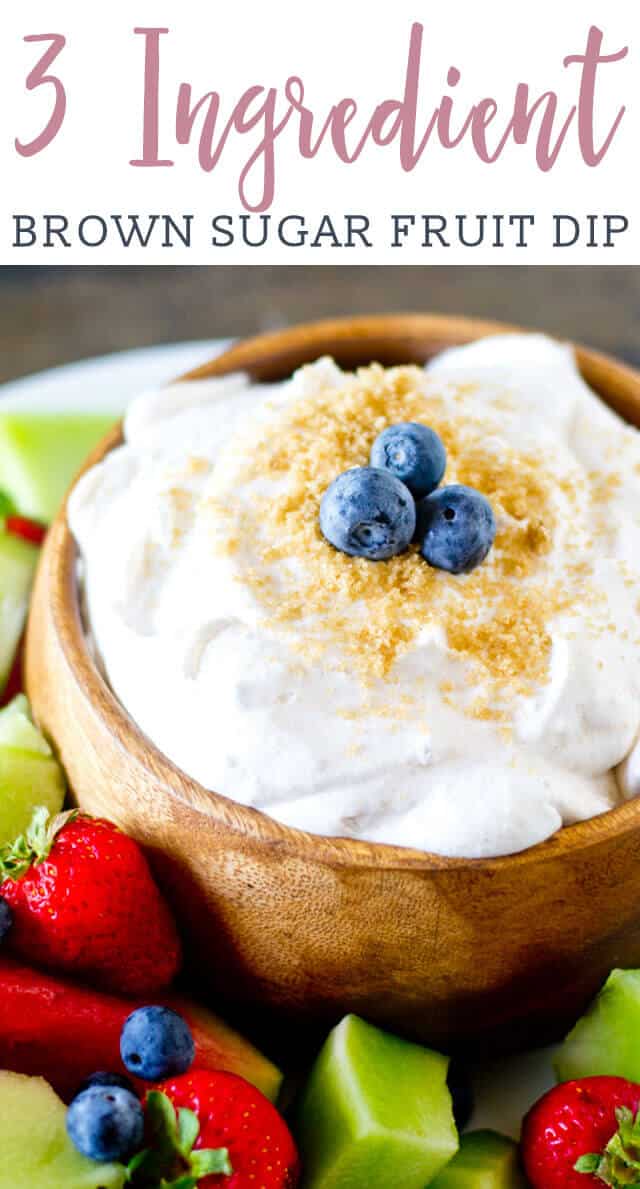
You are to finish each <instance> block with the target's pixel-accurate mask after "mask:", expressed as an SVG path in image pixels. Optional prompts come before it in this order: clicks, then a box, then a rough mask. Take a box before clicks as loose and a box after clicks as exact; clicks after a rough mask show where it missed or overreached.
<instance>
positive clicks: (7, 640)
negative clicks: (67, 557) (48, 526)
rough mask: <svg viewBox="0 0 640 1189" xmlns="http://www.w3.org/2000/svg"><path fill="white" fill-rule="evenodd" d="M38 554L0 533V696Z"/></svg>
mask: <svg viewBox="0 0 640 1189" xmlns="http://www.w3.org/2000/svg"><path fill="white" fill-rule="evenodd" d="M38 554H39V550H38V549H37V547H36V546H35V545H31V544H30V543H29V542H28V541H23V540H22V539H21V538H19V537H12V536H10V535H9V534H8V533H0V693H1V692H2V690H3V689H4V687H5V685H6V682H7V677H8V676H9V673H10V671H11V666H12V664H13V658H14V656H15V654H16V649H17V647H18V644H19V642H20V637H21V635H22V629H23V628H24V624H25V620H26V618H27V610H28V607H29V594H30V592H31V584H32V582H33V575H34V573H35V568H36V564H37V561H38Z"/></svg>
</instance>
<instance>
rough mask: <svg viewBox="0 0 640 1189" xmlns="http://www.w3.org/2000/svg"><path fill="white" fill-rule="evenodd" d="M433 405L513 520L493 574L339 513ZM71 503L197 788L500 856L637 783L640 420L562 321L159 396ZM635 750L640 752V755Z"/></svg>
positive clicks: (110, 621) (100, 591) (100, 602)
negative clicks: (359, 525) (402, 547)
mask: <svg viewBox="0 0 640 1189" xmlns="http://www.w3.org/2000/svg"><path fill="white" fill-rule="evenodd" d="M401 420H422V421H424V422H425V423H427V424H430V425H433V426H434V428H435V429H436V430H437V431H438V432H439V433H440V434H441V436H442V438H443V440H444V441H445V444H446V446H447V450H448V467H447V473H446V476H445V483H448V482H452V481H453V482H456V481H459V482H466V483H469V484H471V485H472V486H475V487H477V488H479V489H480V490H482V491H484V493H485V494H486V495H487V497H488V498H489V499H490V501H491V503H492V506H493V509H494V512H495V515H496V519H497V524H498V533H497V538H496V542H495V545H494V547H493V549H492V550H491V552H490V554H489V557H488V558H487V560H486V561H485V562H484V563H483V564H482V565H481V566H479V567H478V569H477V570H475V571H474V572H473V573H471V574H468V575H462V576H459V577H454V576H452V575H451V574H448V573H445V572H443V571H439V570H433V569H431V568H430V567H429V566H427V564H426V563H425V562H424V561H423V560H422V559H421V558H420V556H419V554H418V553H417V552H416V551H415V550H411V551H410V552H409V553H407V554H405V555H403V557H400V558H393V559H392V560H391V561H390V562H377V563H376V562H369V561H366V560H364V559H354V558H349V557H346V556H345V555H343V554H341V553H338V552H337V551H335V550H334V549H332V547H331V546H330V545H328V544H327V542H326V541H324V540H323V538H322V537H321V534H320V532H319V528H318V506H319V501H320V498H321V496H322V494H323V491H324V490H325V488H326V486H327V485H328V483H329V482H330V481H331V480H332V479H333V478H334V477H335V476H336V475H337V474H338V473H339V472H341V471H342V470H344V469H346V467H347V466H354V465H362V464H366V463H367V461H368V452H369V449H370V446H371V443H372V442H373V440H374V438H375V437H376V435H377V434H378V433H379V432H380V430H381V429H383V428H384V427H385V425H387V424H390V423H393V422H397V421H401ZM125 430H126V445H124V446H123V447H122V448H120V449H118V450H115V451H113V452H112V453H111V454H110V455H109V456H108V457H107V458H106V459H105V461H104V462H102V463H101V464H100V465H98V466H97V467H95V468H94V469H93V470H91V471H90V472H89V473H88V474H87V475H85V476H84V478H83V479H82V480H81V482H80V483H79V484H78V485H77V487H76V489H75V491H74V493H73V495H72V498H71V501H70V505H69V519H70V523H71V527H72V529H73V532H74V534H75V537H76V539H77V541H78V544H79V547H80V551H81V556H82V571H83V575H84V578H83V581H84V587H85V598H86V610H87V616H88V624H89V627H90V632H91V636H92V638H93V641H94V642H95V647H96V649H97V653H98V656H99V659H100V661H101V663H102V666H103V668H104V670H105V672H106V675H107V677H108V680H109V682H110V683H111V686H112V688H113V689H114V691H115V693H116V694H117V696H118V697H119V699H120V700H121V702H122V703H123V705H124V706H125V707H126V708H127V710H128V711H129V713H130V714H131V715H132V717H133V718H134V719H135V720H136V721H137V723H138V724H139V725H140V727H141V728H142V729H143V731H145V732H146V734H147V735H148V736H149V737H150V738H151V739H152V740H153V741H154V742H155V743H156V744H157V745H158V747H159V748H161V749H162V750H163V751H164V752H165V754H166V755H168V756H169V757H170V758H171V759H172V760H173V761H174V762H175V763H176V764H177V765H178V766H179V767H180V768H181V769H183V770H184V771H185V772H187V773H188V774H189V775H191V776H192V777H195V778H196V779H197V780H198V781H200V782H201V783H202V784H203V785H205V786H206V787H208V788H211V789H214V790H216V791H217V792H219V793H223V794H224V795H225V796H227V797H230V798H233V799H234V800H236V801H239V802H242V803H243V804H246V805H252V806H255V807H257V808H259V809H261V810H264V812H265V813H267V814H270V815H271V816H272V817H273V818H276V819H277V820H278V821H280V822H284V823H286V824H288V825H291V826H297V827H300V828H302V829H305V830H310V831H313V832H317V833H321V834H329V835H350V836H354V837H360V838H367V839H371V840H376V841H380V842H388V843H398V844H401V845H407V846H412V847H418V848H423V849H425V850H429V851H435V852H438V853H441V854H446V855H458V856H468V857H481V856H491V855H500V854H507V853H511V852H515V851H519V850H522V849H524V848H526V847H529V846H531V845H532V844H534V843H537V842H540V841H541V840H542V839H544V838H547V837H548V836H549V835H551V834H553V833H554V832H555V831H556V830H557V829H558V828H559V827H560V826H561V825H563V824H567V823H571V822H575V821H579V820H581V819H585V818H589V817H592V816H594V815H596V814H599V813H602V812H603V811H604V810H606V809H609V808H611V807H612V806H614V805H616V804H618V803H619V802H620V801H621V800H623V799H624V798H626V797H628V796H631V795H634V794H636V793H638V792H639V791H640V758H639V756H638V753H637V752H634V750H633V749H634V744H635V742H636V739H637V737H638V734H639V730H640V628H639V625H638V601H639V598H640V575H639V572H638V571H639V567H640V436H639V435H638V433H637V432H636V431H635V430H633V429H631V428H629V427H627V426H626V425H624V424H623V423H622V422H621V421H620V420H619V419H618V418H617V417H616V416H615V415H614V414H613V413H612V412H610V411H609V410H608V409H607V408H606V407H605V406H604V405H603V404H602V403H601V402H600V401H599V400H598V399H597V397H596V396H595V395H594V394H593V393H592V392H591V391H590V390H589V389H588V387H587V386H586V385H585V383H584V382H583V381H582V379H581V378H580V376H579V374H578V372H577V369H576V366H575V363H574V359H573V354H572V351H571V349H570V348H568V347H565V346H561V345H558V344H556V343H554V342H552V341H550V340H548V339H546V338H543V337H541V336H535V335H530V336H508V337H496V338H489V339H485V340H483V341H481V342H478V343H475V344H473V345H471V346H468V347H463V348H460V349H456V350H452V351H448V352H446V353H445V354H443V355H441V356H440V357H439V358H437V359H435V360H434V361H433V362H432V363H431V364H430V365H429V366H428V367H427V368H426V370H423V369H418V368H400V369H394V370H391V371H385V370H383V369H382V368H379V367H376V366H372V367H371V368H368V369H363V371H362V372H360V373H358V374H357V375H355V376H354V375H345V374H344V373H342V372H341V371H340V370H339V369H338V368H337V367H336V366H335V364H333V363H332V362H331V361H330V360H320V361H318V362H317V363H315V364H313V365H311V366H309V367H306V368H303V369H302V370H301V371H299V372H298V373H296V375H295V376H293V378H291V379H290V380H287V381H285V382H283V383H281V384H277V385H270V386H267V385H257V384H252V383H250V382H249V381H248V380H247V379H246V378H245V377H243V376H239V375H236V376H231V377H229V378H226V379H219V380H211V381H200V382H192V383H188V384H177V385H174V386H172V387H170V388H167V389H165V390H163V391H160V392H154V393H150V394H147V395H143V396H141V397H140V398H139V399H138V400H137V401H135V402H134V404H133V405H132V407H131V410H130V412H129V414H128V416H127V418H126V424H125ZM625 761H626V762H625Z"/></svg>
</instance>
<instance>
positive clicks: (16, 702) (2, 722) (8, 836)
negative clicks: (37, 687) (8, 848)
mask: <svg viewBox="0 0 640 1189" xmlns="http://www.w3.org/2000/svg"><path fill="white" fill-rule="evenodd" d="M64 795H65V780H64V775H63V773H62V769H61V767H60V765H59V763H58V761H57V760H56V758H55V756H54V755H53V754H52V752H51V748H50V747H49V744H48V743H47V741H46V739H45V738H44V736H43V735H41V733H40V731H39V730H38V728H37V727H36V726H35V724H34V722H33V721H32V719H31V715H30V713H29V704H28V702H27V699H26V698H25V697H24V695H23V694H19V695H18V697H17V698H14V699H13V701H12V702H10V703H9V705H8V706H5V708H4V710H0V845H3V844H4V843H5V842H13V840H14V839H15V838H17V837H18V835H19V834H22V833H24V831H25V830H26V828H27V826H28V825H29V822H30V821H31V818H32V816H33V811H34V809H36V808H37V807H38V806H39V805H44V806H45V807H46V808H47V809H48V810H49V812H50V813H51V814H56V813H59V812H60V810H61V809H62V803H63V801H64Z"/></svg>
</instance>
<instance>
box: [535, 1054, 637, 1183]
mask: <svg viewBox="0 0 640 1189" xmlns="http://www.w3.org/2000/svg"><path fill="white" fill-rule="evenodd" d="M639 1108H640V1086H639V1085H636V1084H635V1083H634V1082H628V1081H626V1080H625V1079H624V1078H615V1077H593V1078H582V1079H581V1080H580V1081H575V1082H564V1083H563V1084H562V1085H560V1086H556V1087H555V1089H553V1090H550V1091H549V1093H548V1094H545V1095H544V1097H543V1098H541V1099H540V1101H539V1102H538V1103H536V1105H535V1106H534V1107H533V1108H532V1110H531V1111H530V1112H529V1114H528V1115H527V1117H526V1119H525V1121H524V1124H523V1129H522V1140H521V1151H522V1159H523V1163H524V1169H525V1172H526V1174H527V1177H528V1179H529V1181H530V1183H531V1185H532V1186H533V1189H589V1186H593V1189H596V1187H597V1186H598V1185H600V1187H601V1189H602V1185H603V1184H604V1185H609V1186H614V1187H620V1189H621V1187H622V1186H629V1185H632V1186H633V1185H635V1186H640V1114H639V1113H638V1111H639Z"/></svg>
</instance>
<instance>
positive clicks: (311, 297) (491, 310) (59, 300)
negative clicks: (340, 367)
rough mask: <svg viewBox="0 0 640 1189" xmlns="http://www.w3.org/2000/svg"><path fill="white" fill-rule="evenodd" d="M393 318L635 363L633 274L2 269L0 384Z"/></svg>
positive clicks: (638, 272) (639, 275) (637, 314)
mask: <svg viewBox="0 0 640 1189" xmlns="http://www.w3.org/2000/svg"><path fill="white" fill-rule="evenodd" d="M393 310H401V311H404V310H409V311H414V312H419V313H421V312H425V311H428V310H431V311H434V312H441V313H447V314H468V315H473V316H475V317H478V318H502V319H504V320H505V321H513V322H520V323H521V324H522V325H525V326H531V327H539V328H540V329H543V330H548V331H551V332H552V333H555V334H558V335H565V336H566V337H567V338H572V339H577V340H579V341H582V342H586V343H589V344H590V345H591V346H593V347H597V348H598V349H600V350H603V351H609V352H610V353H611V354H614V355H618V356H619V357H621V358H622V359H626V360H627V361H628V362H630V363H635V364H639V365H640V333H639V328H640V268H625V267H621V268H609V267H605V268H575V267H565V268H524V267H513V268H493V267H491V268H480V267H467V268H449V267H442V268H441V267H438V268H426V267H425V268H413V267H406V268H405V267H402V268H398V267H393V268H369V267H360V268H354V267H343V268H336V267H333V266H322V267H315V268H314V267H298V268H295V267H280V268H262V267H260V266H256V267H254V268H230V267H222V268H167V267H161V268H64V267H57V268H20V269H17V268H3V269H0V382H1V381H2V380H9V379H12V378H13V377H15V376H20V375H24V374H26V373H28V372H33V371H38V370H39V369H41V368H45V367H50V366H53V365H54V364H58V363H67V362H70V361H72V360H75V359H80V358H86V357H87V356H90V355H101V354H103V353H105V352H107V351H118V350H122V349H124V348H127V347H142V346H146V345H149V344H152V343H160V342H175V341H176V340H182V339H196V338H214V337H217V336H222V337H226V336H233V335H248V334H257V333H259V332H261V331H267V330H273V329H277V328H279V327H282V326H287V325H290V324H291V323H294V322H303V321H307V320H309V319H313V318H329V317H339V316H342V315H354V314H374V313H375V314H382V313H389V312H391V311H393Z"/></svg>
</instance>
